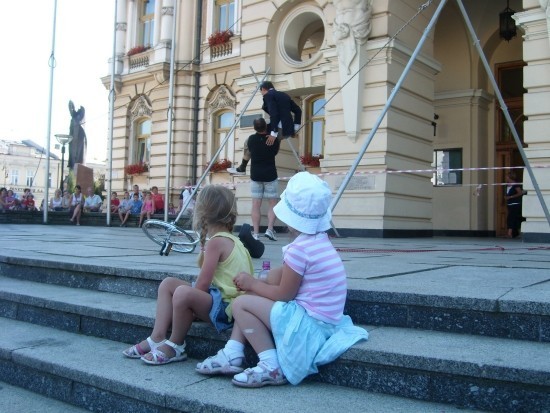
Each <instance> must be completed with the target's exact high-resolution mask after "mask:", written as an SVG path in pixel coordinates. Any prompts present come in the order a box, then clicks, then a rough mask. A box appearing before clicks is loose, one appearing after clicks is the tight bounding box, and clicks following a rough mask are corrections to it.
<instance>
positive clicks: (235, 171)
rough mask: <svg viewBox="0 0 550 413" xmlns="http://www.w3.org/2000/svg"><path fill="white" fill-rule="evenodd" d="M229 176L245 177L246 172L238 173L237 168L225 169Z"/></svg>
mask: <svg viewBox="0 0 550 413" xmlns="http://www.w3.org/2000/svg"><path fill="white" fill-rule="evenodd" d="M227 172H229V173H230V174H231V175H246V171H239V168H227Z"/></svg>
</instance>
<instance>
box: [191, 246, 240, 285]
mask: <svg viewBox="0 0 550 413" xmlns="http://www.w3.org/2000/svg"><path fill="white" fill-rule="evenodd" d="M225 241H229V242H232V241H231V240H226V239H223V238H221V237H216V238H212V239H211V240H209V241H208V242H207V243H206V245H205V249H204V252H203V254H204V257H203V258H204V260H203V263H202V267H201V270H200V272H199V276H198V278H197V281H196V283H195V288H197V289H199V290H202V291H208V288H209V287H210V284H212V279H213V278H214V272H215V271H216V267H217V266H218V263H219V262H220V259H221V257H222V254H223V253H224V251H225V248H226V242H225Z"/></svg>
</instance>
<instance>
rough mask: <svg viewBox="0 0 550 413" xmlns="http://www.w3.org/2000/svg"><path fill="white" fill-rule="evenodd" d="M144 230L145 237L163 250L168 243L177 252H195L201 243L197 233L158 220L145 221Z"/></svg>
mask: <svg viewBox="0 0 550 413" xmlns="http://www.w3.org/2000/svg"><path fill="white" fill-rule="evenodd" d="M142 229H143V232H145V235H147V236H148V237H149V238H150V239H151V240H152V241H153V242H155V243H157V244H158V245H160V246H161V247H162V248H163V249H164V248H165V246H166V244H167V243H170V244H172V247H171V249H172V250H174V251H177V252H193V251H194V250H195V247H196V246H197V244H198V243H199V241H200V237H199V235H198V234H197V233H196V232H194V231H186V230H184V229H181V228H178V227H177V226H176V225H174V224H172V223H169V222H165V221H160V220H156V219H150V220H147V221H145V222H144V223H143V225H142ZM162 251H163V250H161V254H162Z"/></svg>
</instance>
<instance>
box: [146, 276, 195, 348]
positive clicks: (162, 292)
mask: <svg viewBox="0 0 550 413" xmlns="http://www.w3.org/2000/svg"><path fill="white" fill-rule="evenodd" d="M182 285H187V283H186V282H185V281H182V280H180V279H178V278H173V277H168V278H165V279H164V280H162V282H161V283H160V286H159V288H158V295H157V311H156V316H155V325H154V327H153V332H152V333H151V340H153V341H154V342H155V343H160V342H161V341H163V340H164V339H165V338H166V333H167V332H168V329H169V328H170V325H171V324H172V312H173V309H172V297H173V295H174V292H175V291H176V289H177V288H178V287H179V286H182ZM138 346H139V347H140V349H141V350H142V351H145V352H148V351H151V346H150V345H149V343H148V342H147V340H146V339H145V340H143V341H141V342H140V343H139V344H138Z"/></svg>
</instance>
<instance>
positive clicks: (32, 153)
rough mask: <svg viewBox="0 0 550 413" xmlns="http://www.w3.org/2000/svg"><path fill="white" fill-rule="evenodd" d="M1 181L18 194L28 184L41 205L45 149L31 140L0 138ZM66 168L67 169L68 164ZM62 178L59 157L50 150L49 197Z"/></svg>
mask: <svg viewBox="0 0 550 413" xmlns="http://www.w3.org/2000/svg"><path fill="white" fill-rule="evenodd" d="M0 168H1V172H2V176H1V177H0V183H1V185H2V186H3V187H5V188H7V189H12V190H13V191H14V192H15V193H16V194H18V195H21V194H22V193H23V191H24V189H25V188H30V189H31V192H32V193H33V195H34V202H35V205H36V206H37V207H40V204H41V203H42V200H43V199H44V192H45V188H46V187H45V185H44V184H45V176H46V149H44V148H43V147H42V146H40V145H38V144H37V143H35V142H33V141H32V140H28V139H25V140H22V141H10V140H5V139H0ZM65 170H66V171H67V172H68V170H67V168H65ZM60 179H61V159H60V158H59V157H58V156H57V155H56V154H54V153H50V174H49V177H48V187H49V190H48V191H49V194H50V197H51V196H53V191H54V190H55V188H58V187H59V184H60V182H61V181H60Z"/></svg>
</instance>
